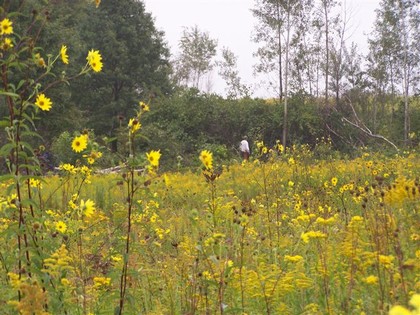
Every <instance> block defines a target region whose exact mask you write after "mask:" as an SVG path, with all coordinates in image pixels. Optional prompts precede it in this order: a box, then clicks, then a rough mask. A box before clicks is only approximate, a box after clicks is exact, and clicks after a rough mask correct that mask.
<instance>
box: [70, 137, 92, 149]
mask: <svg viewBox="0 0 420 315" xmlns="http://www.w3.org/2000/svg"><path fill="white" fill-rule="evenodd" d="M87 143H88V136H87V135H81V136H77V137H75V138H74V139H73V142H72V143H71V148H72V149H73V151H75V152H81V151H83V150H84V149H86V148H87Z"/></svg>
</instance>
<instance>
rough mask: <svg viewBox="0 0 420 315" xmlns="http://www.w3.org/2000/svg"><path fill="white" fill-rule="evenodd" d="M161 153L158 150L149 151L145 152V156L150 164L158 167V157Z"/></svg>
mask: <svg viewBox="0 0 420 315" xmlns="http://www.w3.org/2000/svg"><path fill="white" fill-rule="evenodd" d="M161 155H162V154H160V151H154V150H152V151H150V152H149V153H146V157H147V159H148V160H149V163H150V165H152V166H155V167H158V166H159V159H160V157H161Z"/></svg>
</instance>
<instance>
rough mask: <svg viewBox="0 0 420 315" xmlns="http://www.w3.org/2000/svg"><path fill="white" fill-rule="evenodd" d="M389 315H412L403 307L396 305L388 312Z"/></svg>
mask: <svg viewBox="0 0 420 315" xmlns="http://www.w3.org/2000/svg"><path fill="white" fill-rule="evenodd" d="M389 315H412V314H411V312H410V311H409V310H408V309H406V308H405V307H403V306H400V305H396V306H393V307H392V308H391V309H390V310H389Z"/></svg>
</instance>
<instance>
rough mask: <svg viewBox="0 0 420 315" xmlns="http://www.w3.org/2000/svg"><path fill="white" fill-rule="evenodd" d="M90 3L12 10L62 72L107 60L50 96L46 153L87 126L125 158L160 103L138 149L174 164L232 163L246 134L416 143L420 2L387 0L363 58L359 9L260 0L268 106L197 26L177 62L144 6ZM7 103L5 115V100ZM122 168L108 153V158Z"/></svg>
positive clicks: (29, 0) (31, 2) (339, 144)
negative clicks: (215, 154)
mask: <svg viewBox="0 0 420 315" xmlns="http://www.w3.org/2000/svg"><path fill="white" fill-rule="evenodd" d="M89 2H91V0H74V1H71V2H68V1H65V0H55V1H50V2H48V4H45V2H44V1H39V0H26V1H20V2H14V1H4V2H3V5H2V10H3V13H4V12H6V11H11V10H12V9H13V10H16V9H18V10H19V11H20V12H21V13H22V14H21V15H20V16H17V17H16V19H18V20H19V21H20V23H19V24H18V23H16V25H23V26H22V27H30V26H31V23H33V21H34V20H38V19H42V20H43V21H45V24H44V25H43V28H42V30H41V32H40V34H39V41H40V43H41V44H42V45H41V46H42V47H47V48H46V49H45V51H37V52H36V53H39V54H40V56H43V58H48V56H49V54H50V53H51V52H50V51H48V47H59V46H60V45H63V44H65V45H67V47H68V53H69V56H70V63H69V65H68V67H66V68H65V69H64V67H63V70H62V71H66V72H68V73H67V74H70V75H72V74H73V75H77V71H78V69H76V67H72V61H76V60H77V61H79V62H78V63H80V61H83V59H84V55H83V54H84V52H85V51H86V50H88V49H91V48H92V47H95V48H97V49H99V50H100V51H101V52H102V54H103V62H104V68H103V71H102V72H101V73H100V74H98V75H95V76H86V77H83V78H80V79H78V80H76V81H75V82H72V84H69V85H65V86H59V87H57V88H55V89H54V90H52V92H51V93H53V94H52V95H51V97H54V99H55V100H56V101H55V103H56V104H57V106H55V107H54V110H52V112H51V113H49V117H51V118H50V119H49V120H48V123H45V122H44V123H43V124H42V125H37V126H36V128H37V130H38V131H39V132H40V133H41V134H42V135H43V137H44V140H43V141H44V143H45V145H46V146H47V147H48V148H54V147H56V148H57V147H58V148H59V147H60V141H61V142H62V141H64V140H63V139H65V137H64V136H63V135H62V133H63V132H69V133H72V132H73V131H80V130H82V129H89V130H93V132H94V133H95V134H96V136H97V138H98V139H99V140H98V141H102V140H100V139H105V138H106V139H108V141H106V144H107V145H109V146H110V150H111V152H112V153H119V152H124V146H125V142H124V139H123V138H121V137H120V134H121V132H120V131H121V129H122V128H125V127H126V126H127V123H128V117H130V116H131V115H132V114H133V113H134V111H135V109H136V104H138V101H139V100H142V101H144V102H146V103H148V104H150V107H151V112H150V113H149V114H148V115H145V120H144V122H143V123H142V124H143V130H144V138H141V139H139V140H138V147H139V149H141V150H143V149H144V150H146V149H149V148H150V147H152V148H153V149H161V150H162V151H166V152H165V153H167V156H168V157H170V158H174V159H175V160H176V159H177V158H178V160H180V159H185V157H187V156H188V155H189V154H194V153H195V152H196V150H198V149H201V148H203V147H211V148H213V149H214V150H216V151H219V153H220V156H221V157H224V156H226V157H229V156H230V155H233V154H235V147H236V144H237V143H238V142H239V141H240V138H241V137H242V136H243V135H248V136H249V137H250V138H251V139H254V140H264V141H266V142H267V143H275V141H276V140H281V142H282V143H283V144H285V145H292V144H299V143H309V144H311V145H315V143H316V141H317V140H316V139H320V138H322V137H324V138H331V139H332V141H333V145H334V147H335V148H336V149H338V150H341V151H342V152H350V151H351V150H354V149H355V148H357V147H360V146H364V145H373V144H375V145H376V146H377V147H381V148H382V147H383V145H385V147H387V148H390V149H391V150H395V149H399V148H401V147H406V146H409V145H417V144H418V136H419V134H420V101H419V92H420V88H419V78H420V40H419V36H420V35H419V34H420V5H419V4H418V3H417V1H413V0H400V1H394V0H382V1H381V2H380V5H379V7H378V9H377V10H376V18H375V23H374V27H373V29H372V32H371V33H370V35H369V39H368V45H369V52H368V54H367V55H362V54H361V53H359V49H358V47H357V46H356V45H355V44H354V43H349V42H348V40H347V38H348V33H349V32H350V30H349V27H350V26H349V25H350V23H351V16H350V15H351V13H350V12H349V11H348V10H347V9H346V8H345V7H341V8H340V3H339V2H338V1H334V0H256V1H255V3H254V7H253V9H252V12H253V14H254V16H255V19H256V21H257V26H256V28H255V30H254V33H253V38H252V40H253V41H255V42H256V43H258V44H259V48H258V50H257V51H256V52H255V57H257V60H258V63H257V64H256V65H250V66H254V68H255V71H256V72H258V73H260V74H264V76H266V77H267V78H268V79H267V82H266V83H267V90H271V91H272V95H273V97H272V98H270V99H258V98H255V97H253V95H252V87H250V86H247V85H246V84H244V83H243V80H242V78H241V77H240V75H239V72H238V69H237V64H236V62H237V58H238V57H237V56H235V55H234V53H233V52H232V51H230V49H229V47H222V48H221V56H222V58H221V60H216V52H217V50H218V49H219V48H218V43H217V39H213V38H212V37H211V34H209V33H208V32H206V31H202V30H200V28H199V27H198V26H191V27H186V28H185V29H184V32H183V34H181V38H180V41H179V48H180V53H179V54H178V55H171V52H170V50H169V48H168V47H167V44H166V42H165V34H164V33H163V32H162V31H159V30H158V29H157V28H156V26H155V25H154V19H153V15H152V13H150V12H147V11H146V9H145V5H144V3H143V2H142V1H136V0H119V1H117V0H109V1H102V3H101V5H100V6H99V7H98V8H95V7H94V6H92V5H90V3H89ZM18 6H20V7H18ZM92 10H96V11H95V14H92ZM34 53H35V52H34ZM75 64H76V62H75ZM214 69H217V71H218V73H219V74H220V75H221V77H222V78H223V79H224V80H225V82H226V86H227V91H226V96H220V95H215V94H212V93H209V92H205V89H203V84H204V83H203V81H204V80H205V76H206V74H208V73H209V72H210V71H213V70H214ZM200 89H201V91H200ZM0 102H1V103H0V104H1V107H0V114H2V116H4V113H5V111H6V108H5V103H4V100H1V101H0ZM60 135H61V136H60ZM103 143H104V145H105V141H103ZM56 151H58V152H57V153H60V152H61V151H62V150H56ZM114 162H115V160H114V159H112V158H110V159H109V160H108V162H107V163H110V164H112V163H114Z"/></svg>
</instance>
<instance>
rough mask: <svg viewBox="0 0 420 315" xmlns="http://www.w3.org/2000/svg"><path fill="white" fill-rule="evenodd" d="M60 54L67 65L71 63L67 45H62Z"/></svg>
mask: <svg viewBox="0 0 420 315" xmlns="http://www.w3.org/2000/svg"><path fill="white" fill-rule="evenodd" d="M60 55H61V61H63V63H64V64H66V65H67V64H68V63H69V56H68V55H67V46H66V45H62V46H61V49H60Z"/></svg>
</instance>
